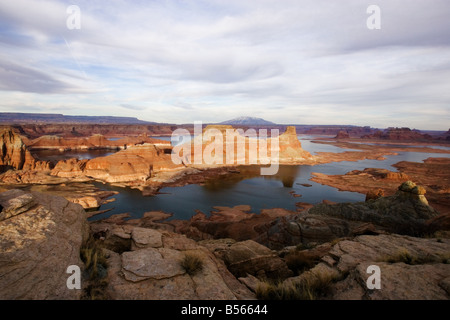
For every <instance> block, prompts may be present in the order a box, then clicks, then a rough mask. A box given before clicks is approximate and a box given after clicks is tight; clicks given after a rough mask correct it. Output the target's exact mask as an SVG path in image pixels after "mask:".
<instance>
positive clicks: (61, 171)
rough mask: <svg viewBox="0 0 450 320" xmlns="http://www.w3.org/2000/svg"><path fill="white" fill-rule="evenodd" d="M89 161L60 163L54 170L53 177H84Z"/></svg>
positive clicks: (62, 161) (63, 161) (73, 160)
mask: <svg viewBox="0 0 450 320" xmlns="http://www.w3.org/2000/svg"><path fill="white" fill-rule="evenodd" d="M88 161H89V160H77V159H68V160H61V161H59V162H58V163H57V164H56V166H55V167H54V168H53V170H52V172H51V175H53V176H58V177H63V178H73V177H78V176H81V175H83V170H84V168H85V167H86V163H87V162H88Z"/></svg>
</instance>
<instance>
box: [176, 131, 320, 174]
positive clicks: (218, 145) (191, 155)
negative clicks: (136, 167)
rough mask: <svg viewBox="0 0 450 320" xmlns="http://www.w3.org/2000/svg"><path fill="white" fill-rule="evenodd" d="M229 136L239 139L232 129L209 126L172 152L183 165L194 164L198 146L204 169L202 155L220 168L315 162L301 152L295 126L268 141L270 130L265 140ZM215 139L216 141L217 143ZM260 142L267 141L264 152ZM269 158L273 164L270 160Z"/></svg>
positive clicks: (303, 151)
mask: <svg viewBox="0 0 450 320" xmlns="http://www.w3.org/2000/svg"><path fill="white" fill-rule="evenodd" d="M227 132H228V137H227ZM230 132H236V134H235V135H236V136H237V135H238V134H237V131H236V130H235V129H234V128H233V127H232V126H231V125H208V126H207V127H206V128H205V129H204V130H203V133H202V135H201V136H197V137H195V138H194V139H192V140H191V141H190V142H187V143H185V144H182V145H179V146H177V147H174V152H175V153H176V154H178V155H179V157H180V158H181V159H182V162H183V163H184V164H185V165H192V164H195V156H196V154H195V153H196V145H198V146H200V145H201V151H202V152H201V153H202V156H203V162H202V164H203V166H205V157H204V156H205V155H211V158H212V161H211V162H213V163H212V164H219V165H237V164H269V163H271V162H272V163H274V162H277V163H279V164H300V163H313V162H314V158H315V157H314V156H312V155H311V154H310V153H309V152H307V151H305V150H303V148H302V145H301V142H300V141H299V140H298V137H297V133H296V129H295V127H294V126H289V127H287V129H286V131H285V132H284V133H283V134H281V135H279V136H278V137H271V136H270V130H268V132H267V136H268V138H267V140H264V139H257V138H255V137H248V136H245V135H244V137H240V139H239V140H238V138H237V137H236V138H235V137H233V136H230V135H229V133H230ZM244 133H245V132H244ZM255 134H256V135H257V134H258V132H257V131H255ZM216 136H218V137H219V138H218V140H217V141H216ZM275 139H278V150H277V149H276V146H277V144H275ZM238 141H240V142H238ZM262 141H266V143H265V145H266V148H267V149H266V151H265V150H264V149H262V147H261V144H260V142H262ZM272 145H273V147H272ZM253 146H254V147H253ZM272 148H274V150H276V151H278V157H277V156H276V155H273V154H272V152H271V150H272ZM231 150H233V151H232V152H233V156H231V154H228V157H227V152H228V151H231ZM242 150H244V151H245V153H244V152H242ZM185 151H186V154H185ZM251 155H254V156H251ZM250 156H251V157H250ZM270 157H272V158H273V159H275V160H271V158H270ZM277 158H278V159H277ZM206 166H208V165H206Z"/></svg>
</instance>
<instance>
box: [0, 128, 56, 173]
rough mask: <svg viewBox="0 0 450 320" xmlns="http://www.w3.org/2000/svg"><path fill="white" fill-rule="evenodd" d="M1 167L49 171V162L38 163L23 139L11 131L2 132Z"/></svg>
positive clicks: (0, 144)
mask: <svg viewBox="0 0 450 320" xmlns="http://www.w3.org/2000/svg"><path fill="white" fill-rule="evenodd" d="M0 166H1V167H2V168H3V169H8V168H14V169H17V170H22V169H24V170H49V169H50V164H49V163H48V162H43V161H36V160H35V159H34V158H33V156H32V155H31V153H30V151H29V150H28V149H27V147H26V145H25V143H24V142H23V140H22V137H21V136H20V135H19V134H17V133H15V132H14V131H13V130H11V129H5V130H3V131H2V132H0Z"/></svg>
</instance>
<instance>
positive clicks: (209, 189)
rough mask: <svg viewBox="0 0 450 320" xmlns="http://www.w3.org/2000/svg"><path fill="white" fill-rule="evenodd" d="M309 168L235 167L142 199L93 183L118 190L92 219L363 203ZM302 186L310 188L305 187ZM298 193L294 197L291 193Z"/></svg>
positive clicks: (178, 216) (127, 191)
mask: <svg viewBox="0 0 450 320" xmlns="http://www.w3.org/2000/svg"><path fill="white" fill-rule="evenodd" d="M312 168H314V167H311V166H280V170H279V171H278V173H277V174H276V175H274V176H261V175H260V168H259V167H258V166H249V167H244V166H242V167H238V170H239V171H240V173H238V174H230V175H226V176H219V177H217V178H216V179H214V180H210V181H208V182H206V183H205V184H204V185H202V186H200V185H187V186H184V187H168V188H163V189H161V190H160V192H161V194H159V195H156V196H153V197H143V196H142V194H141V192H140V191H138V190H133V189H130V188H120V187H113V186H110V185H107V184H102V183H95V185H96V186H97V187H99V188H102V189H107V190H115V191H119V192H120V194H118V195H115V196H114V198H116V201H114V202H112V203H108V204H105V205H103V206H102V207H101V209H102V210H105V209H113V210H112V211H109V212H106V213H104V214H101V215H97V216H94V217H92V218H91V220H98V219H101V218H106V217H108V216H110V215H111V214H114V213H125V212H128V213H130V215H131V216H132V217H133V218H139V217H141V216H142V214H143V213H144V212H147V211H155V210H156V211H157V210H162V211H164V212H168V213H172V214H173V217H172V218H171V219H189V218H190V217H192V216H193V215H194V214H195V213H196V211H195V210H200V211H202V212H204V213H205V214H209V213H210V212H211V211H212V210H213V207H214V206H227V207H232V206H237V205H242V204H248V205H250V206H251V207H252V212H254V213H259V212H260V210H262V209H268V208H284V209H288V210H295V209H296V207H295V203H296V202H299V201H302V202H310V203H319V202H321V201H322V200H325V199H327V200H331V201H336V202H337V201H342V202H355V201H364V197H365V196H364V195H362V194H359V193H355V192H340V191H338V190H337V189H335V188H332V187H328V186H323V185H320V184H317V183H315V182H311V181H309V178H310V177H311V172H312ZM302 183H309V184H311V185H313V187H310V188H307V187H304V186H302V185H301V184H302ZM292 191H294V192H295V193H296V194H301V195H302V197H300V198H296V197H293V196H292V194H290V192H292Z"/></svg>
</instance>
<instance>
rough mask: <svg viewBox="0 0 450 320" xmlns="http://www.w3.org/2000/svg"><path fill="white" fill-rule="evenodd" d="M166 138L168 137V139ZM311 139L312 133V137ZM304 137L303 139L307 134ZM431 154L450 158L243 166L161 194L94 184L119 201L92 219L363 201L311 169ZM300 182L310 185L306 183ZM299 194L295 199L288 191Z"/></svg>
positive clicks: (387, 164)
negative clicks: (270, 172) (266, 172)
mask: <svg viewBox="0 0 450 320" xmlns="http://www.w3.org/2000/svg"><path fill="white" fill-rule="evenodd" d="M167 138H169V139H168V140H170V137H167ZM308 138H311V137H308ZM303 139H305V138H303ZM301 142H302V146H303V148H304V149H305V150H308V151H309V152H311V153H316V152H344V151H349V150H350V149H343V148H339V147H336V146H332V145H325V144H318V143H313V142H311V140H310V139H305V140H301ZM429 157H448V158H450V154H442V153H440V154H436V153H435V154H433V153H421V152H400V153H399V154H398V155H393V156H386V160H382V161H380V160H360V161H356V162H352V161H342V162H334V163H327V164H322V165H316V166H309V165H301V166H280V169H279V171H278V173H277V174H276V175H274V176H261V175H260V171H259V168H258V167H254V166H247V167H239V169H240V173H239V174H231V175H227V176H220V177H217V178H216V179H214V180H213V181H210V182H207V183H205V185H203V186H201V185H187V186H184V187H169V188H163V189H161V190H160V192H161V193H162V194H158V195H156V196H151V197H144V196H142V193H141V192H140V191H139V190H134V189H131V188H121V187H114V186H111V185H108V184H102V183H95V185H96V186H97V187H99V188H102V189H106V190H115V191H119V192H120V193H119V194H118V195H115V196H114V198H115V199H116V201H114V202H111V203H108V204H105V205H103V206H102V207H101V210H105V209H112V210H111V211H108V212H106V213H103V214H100V215H96V216H94V217H92V218H91V220H98V219H102V218H106V217H108V216H110V215H112V214H116V213H130V215H131V217H132V218H139V217H141V216H142V214H143V213H144V212H147V211H159V210H161V211H164V212H167V213H172V214H173V216H172V218H171V219H189V218H190V217H192V216H193V215H194V214H195V213H196V211H195V210H200V211H202V212H204V213H205V214H207V215H208V214H210V212H211V211H213V210H214V209H213V207H214V206H227V207H232V206H237V205H242V204H246V205H250V206H251V208H252V210H251V212H254V213H259V212H260V210H262V209H265V208H284V209H288V210H293V211H295V209H296V206H295V204H296V203H297V202H308V203H311V204H316V203H320V202H322V201H323V200H331V201H335V202H357V201H364V199H365V195H363V194H360V193H356V192H342V191H338V190H337V189H335V188H332V187H329V186H325V185H321V184H318V183H315V182H312V181H310V180H309V179H310V178H311V173H312V172H319V173H325V174H345V173H347V172H349V171H352V170H364V169H365V168H382V169H388V170H391V171H397V170H396V168H394V167H392V165H393V164H395V163H397V162H400V161H414V162H422V161H423V160H425V159H427V158H429ZM301 184H310V185H312V187H305V186H302V185H301ZM292 191H293V192H295V193H296V194H301V195H302V196H301V197H293V196H292V194H290V192H292Z"/></svg>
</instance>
